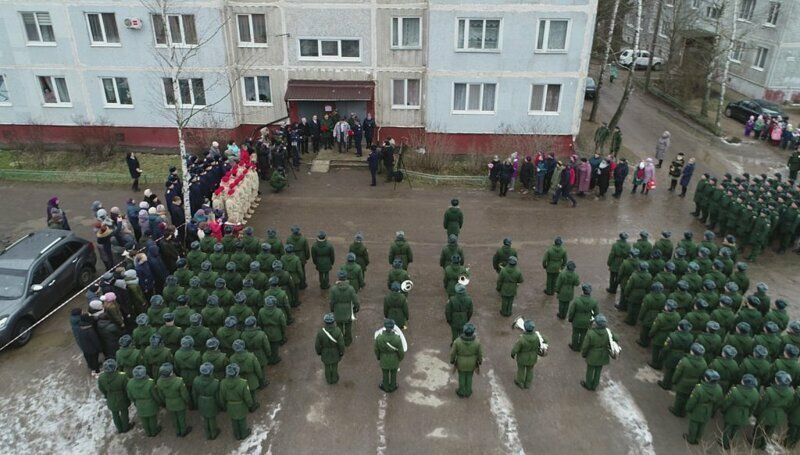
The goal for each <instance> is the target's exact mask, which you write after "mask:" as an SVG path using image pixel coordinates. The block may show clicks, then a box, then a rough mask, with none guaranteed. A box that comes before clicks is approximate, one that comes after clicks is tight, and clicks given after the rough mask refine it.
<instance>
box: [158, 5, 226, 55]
mask: <svg viewBox="0 0 800 455" xmlns="http://www.w3.org/2000/svg"><path fill="white" fill-rule="evenodd" d="M156 16H161V20H162V22H163V23H164V38H166V42H165V43H159V42H158V34H157V30H156V25H155V23H156V21H155V17H156ZM172 16H177V17H179V18H180V21H179V24H178V25H179V27H180V32H181V39H182V40H183V41H182V42H180V43H176V42H174V41H173V40H172V29H171V28H170V27H171V26H170V23H169V18H170V17H172ZM184 17H191V18H192V23H193V24H194V33H195V36H194V37H195V39H196V40H197V42H196V43H192V44H187V43H186V27H185V25H184V22H183V21H184ZM195 17H196V16H195V15H194V14H183V13H177V14H161V13H151V14H150V21H151V22H152V23H153V27H152V28H153V42H154V43H155V46H156V47H157V48H169V47H177V48H192V47H197V46H199V45H200V39H199V37H198V35H197V22H196V21H195ZM237 33H238V32H237Z"/></svg>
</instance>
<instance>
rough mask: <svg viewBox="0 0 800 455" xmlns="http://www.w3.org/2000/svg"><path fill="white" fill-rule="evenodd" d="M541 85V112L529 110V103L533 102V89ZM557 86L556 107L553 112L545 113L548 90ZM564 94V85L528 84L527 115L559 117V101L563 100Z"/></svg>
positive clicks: (547, 83)
mask: <svg viewBox="0 0 800 455" xmlns="http://www.w3.org/2000/svg"><path fill="white" fill-rule="evenodd" d="M537 85H541V86H544V96H543V97H542V110H538V111H537V110H533V111H532V110H531V101H533V87H534V86H537ZM551 85H552V86H556V85H557V86H558V87H559V88H558V107H557V108H556V110H555V111H547V110H545V108H546V105H547V92H548V91H549V90H550V86H551ZM563 93H564V84H562V83H549V82H542V83H532V84H530V88H529V93H528V115H549V116H557V115H561V101H562V99H563V98H564V97H563V96H562V94H563Z"/></svg>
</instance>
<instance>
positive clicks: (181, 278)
mask: <svg viewBox="0 0 800 455" xmlns="http://www.w3.org/2000/svg"><path fill="white" fill-rule="evenodd" d="M187 264H188V262H187ZM173 275H175V278H177V279H178V284H179V285H181V286H183V288H184V289H189V280H191V279H192V277H193V276H194V272H192V269H191V268H189V266H188V265H187V266H186V267H181V268H179V269H178V270H176V271H175V272H174V273H173Z"/></svg>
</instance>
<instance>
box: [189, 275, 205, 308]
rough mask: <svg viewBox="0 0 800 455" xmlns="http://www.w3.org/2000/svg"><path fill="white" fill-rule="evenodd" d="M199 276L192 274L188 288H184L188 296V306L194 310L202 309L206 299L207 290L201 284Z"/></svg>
mask: <svg viewBox="0 0 800 455" xmlns="http://www.w3.org/2000/svg"><path fill="white" fill-rule="evenodd" d="M201 284H202V283H201V282H200V277H196V276H193V277H192V278H191V279H190V280H189V289H187V290H186V297H188V298H189V306H191V307H192V308H193V309H194V310H195V311H202V309H203V307H204V306H205V305H206V302H207V301H208V291H207V290H206V289H205V288H203V287H202V286H201Z"/></svg>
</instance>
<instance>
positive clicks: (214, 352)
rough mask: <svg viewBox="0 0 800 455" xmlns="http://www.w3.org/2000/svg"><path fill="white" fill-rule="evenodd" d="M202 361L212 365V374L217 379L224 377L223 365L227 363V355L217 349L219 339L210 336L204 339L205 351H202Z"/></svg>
mask: <svg viewBox="0 0 800 455" xmlns="http://www.w3.org/2000/svg"><path fill="white" fill-rule="evenodd" d="M202 360H203V363H210V364H211V365H213V366H214V376H215V377H216V378H217V379H221V378H224V377H225V367H226V366H227V365H228V356H227V355H226V354H225V353H224V352H222V351H220V350H219V340H218V339H216V338H215V337H211V338H209V339H208V341H206V352H204V353H203V359H202Z"/></svg>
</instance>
